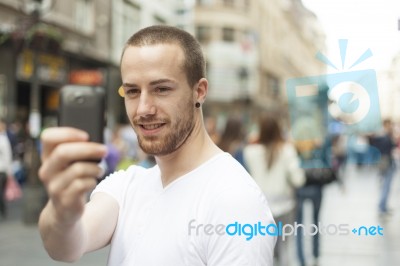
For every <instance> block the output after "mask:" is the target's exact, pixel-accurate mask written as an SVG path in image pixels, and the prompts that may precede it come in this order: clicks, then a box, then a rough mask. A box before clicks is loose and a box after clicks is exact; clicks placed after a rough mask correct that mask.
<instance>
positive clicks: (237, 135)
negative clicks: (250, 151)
mask: <svg viewBox="0 0 400 266" xmlns="http://www.w3.org/2000/svg"><path fill="white" fill-rule="evenodd" d="M244 145H245V134H244V129H243V123H242V121H241V120H240V119H239V118H238V117H230V118H228V120H227V121H226V124H225V128H224V131H223V132H222V134H221V137H220V139H219V143H218V147H219V148H220V149H221V150H223V151H225V152H228V153H230V154H231V155H232V156H233V158H235V159H236V160H237V161H238V162H239V163H240V164H241V165H243V166H245V163H244V161H243V148H244Z"/></svg>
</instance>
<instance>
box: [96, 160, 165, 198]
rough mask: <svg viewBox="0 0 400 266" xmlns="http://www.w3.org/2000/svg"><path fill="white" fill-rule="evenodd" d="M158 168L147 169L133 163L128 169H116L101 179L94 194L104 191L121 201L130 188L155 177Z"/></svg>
mask: <svg viewBox="0 0 400 266" xmlns="http://www.w3.org/2000/svg"><path fill="white" fill-rule="evenodd" d="M157 170H158V168H156V167H153V168H150V169H146V168H143V167H141V166H137V165H132V166H130V167H129V168H127V169H126V170H119V171H116V172H114V173H112V174H110V175H108V176H107V177H106V178H105V179H104V180H103V181H101V182H100V183H99V184H98V185H97V187H96V188H95V189H94V191H93V192H92V195H93V194H95V193H97V192H104V193H107V194H109V195H111V196H112V197H114V198H115V199H116V200H117V201H118V202H119V203H121V202H122V200H123V197H124V196H125V195H126V193H127V191H128V190H132V189H135V188H137V187H140V186H141V184H142V183H143V182H144V181H145V180H146V179H147V180H150V179H151V177H155V176H156V175H155V174H154V173H155V172H157ZM147 177H149V178H147Z"/></svg>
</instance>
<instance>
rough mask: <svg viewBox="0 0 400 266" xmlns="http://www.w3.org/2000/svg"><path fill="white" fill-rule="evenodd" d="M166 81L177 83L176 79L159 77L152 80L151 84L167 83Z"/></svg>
mask: <svg viewBox="0 0 400 266" xmlns="http://www.w3.org/2000/svg"><path fill="white" fill-rule="evenodd" d="M166 82H172V83H175V81H174V80H171V79H158V80H154V81H152V82H150V85H153V86H154V85H158V84H161V83H166Z"/></svg>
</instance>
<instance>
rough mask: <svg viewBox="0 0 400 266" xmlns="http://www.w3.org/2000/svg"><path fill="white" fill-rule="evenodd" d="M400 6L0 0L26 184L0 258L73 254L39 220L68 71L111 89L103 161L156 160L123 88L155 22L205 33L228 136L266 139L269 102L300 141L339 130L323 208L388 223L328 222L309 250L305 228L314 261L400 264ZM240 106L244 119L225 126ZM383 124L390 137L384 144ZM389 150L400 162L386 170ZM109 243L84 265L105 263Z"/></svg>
mask: <svg viewBox="0 0 400 266" xmlns="http://www.w3.org/2000/svg"><path fill="white" fill-rule="evenodd" d="M399 17H400V2H399V1H397V0H384V1H375V0H364V1H347V0H324V1H320V0H303V1H302V0H270V1H265V0H164V1H158V0H147V1H139V0H96V1H95V0H69V1H62V0H0V118H1V119H2V120H4V122H5V127H6V130H5V133H7V136H8V138H9V140H10V144H11V147H12V153H13V154H12V156H13V158H12V159H13V163H12V167H13V174H14V178H15V180H16V181H17V182H18V183H19V185H20V187H21V188H22V198H19V199H18V200H15V201H8V202H6V205H7V207H8V213H7V216H5V217H4V218H2V217H1V216H0V266H14V265H64V264H62V263H56V262H53V261H51V260H50V259H49V258H48V257H47V255H46V253H45V251H44V250H43V248H42V245H41V241H40V237H39V234H38V231H37V221H38V217H39V213H40V211H41V209H42V208H43V206H44V204H45V203H46V200H47V195H46V192H45V191H44V189H43V186H42V184H41V182H40V181H39V178H38V169H39V167H40V149H41V147H40V133H41V132H42V130H43V129H45V128H47V127H52V126H56V125H57V123H58V110H59V92H60V89H61V88H62V87H63V86H64V85H67V84H72V85H80V86H100V87H104V88H105V89H106V94H107V96H106V101H107V102H106V106H107V109H106V110H105V115H106V120H107V126H106V128H105V130H104V132H105V143H106V144H107V145H108V147H109V156H108V158H106V161H105V163H106V164H107V167H108V172H112V171H114V170H116V169H125V168H127V167H128V166H129V165H131V164H140V165H141V166H143V167H151V166H152V165H154V163H155V161H154V158H153V157H151V156H147V155H146V154H144V153H143V152H142V151H141V150H140V148H139V147H138V144H137V140H136V136H135V133H134V132H133V130H132V129H131V127H130V125H129V121H128V119H127V117H126V113H125V109H124V101H123V98H121V97H120V96H119V95H118V93H117V91H118V88H119V87H120V85H121V78H120V73H119V61H120V56H121V51H122V49H123V47H124V44H125V42H126V40H127V39H128V38H129V37H130V36H131V35H132V34H133V33H134V32H136V31H138V30H139V29H141V28H143V27H146V26H149V25H155V24H167V25H172V26H177V27H179V28H182V29H184V30H187V31H188V32H190V33H191V34H193V35H194V36H195V37H196V38H197V40H198V41H199V42H200V43H201V45H202V48H203V51H204V54H205V56H206V60H207V79H208V80H209V92H208V95H207V101H206V102H205V104H204V106H202V110H203V114H204V122H205V125H206V128H207V130H208V133H209V134H210V136H211V137H212V139H213V140H214V141H215V142H216V143H217V144H218V145H219V146H220V147H221V148H222V143H223V142H224V141H225V143H224V145H226V147H228V146H229V145H227V143H226V140H228V139H229V140H232V141H233V142H234V146H236V147H241V148H243V147H244V146H246V145H248V144H255V143H258V141H259V135H258V134H259V131H260V127H259V125H258V122H257V121H258V118H259V116H260V114H262V113H269V114H272V116H273V117H275V118H276V119H277V120H278V121H279V124H280V125H281V127H282V131H283V135H284V138H285V140H288V141H289V142H291V143H293V144H294V146H295V147H296V148H297V150H298V151H303V152H304V151H305V152H310V151H311V150H312V149H314V148H315V146H317V145H316V143H319V144H321V143H322V142H324V141H325V140H329V141H330V144H329V146H330V148H331V149H330V152H331V157H332V158H331V159H332V161H334V162H335V164H334V166H335V170H336V171H338V176H339V178H338V180H336V182H332V183H330V184H328V185H324V186H323V193H322V195H323V196H322V204H321V211H320V215H319V218H318V219H319V221H321V222H322V223H323V224H348V225H349V228H351V229H352V228H353V227H357V228H359V227H360V226H367V227H370V226H378V225H379V226H381V227H383V228H384V231H383V232H384V235H383V236H356V235H355V234H353V233H352V232H351V233H350V235H348V236H339V235H329V234H328V235H322V236H321V243H320V250H321V252H320V253H321V254H320V257H319V259H318V261H314V263H311V262H313V260H314V259H313V256H312V254H311V250H312V244H311V242H312V241H311V239H310V238H309V237H306V238H305V241H304V243H303V244H302V245H303V246H304V251H305V257H306V261H307V265H321V266H325V265H340V266H347V265H367V266H369V265H374V266H375V265H400V231H399V230H398V228H397V226H398V225H399V224H400V223H399V222H400V181H399V168H400V164H399V161H400V160H399V158H400V152H399V150H400V104H399V102H400V75H399V74H398V73H400V31H399V30H400V19H399ZM232 118H233V119H235V120H236V121H239V124H240V125H239V126H238V127H236V128H230V129H229V128H228V124H229V123H228V122H229V121H230V120H231V119H232ZM384 121H388V122H390V129H388V130H386V129H385V128H384V127H383V124H384ZM230 133H240V134H236V136H234V137H232V134H230ZM1 134H3V133H2V130H0V135H1ZM382 136H385V137H386V138H387V140H388V141H389V140H390V147H389V148H387V147H386V146H385V148H383V149H381V147H380V145H379V138H380V137H382ZM230 138H231V139H230ZM235 138H236V139H235ZM377 140H378V141H377ZM237 144H239V145H237ZM224 150H225V149H224ZM225 151H227V152H230V153H232V155H235V154H234V153H235V152H236V150H235V149H233V148H231V147H229V148H227V149H226V150H225ZM0 154H1V151H0ZM383 155H385V156H388V157H390V158H391V160H392V161H393V165H394V166H396V168H394V172H393V173H392V172H391V173H389V172H385V171H384V173H385V174H384V175H385V177H383V176H382V173H383V172H382V169H381V167H383V166H384V164H383V162H385V160H383V159H385V158H384V156H383ZM385 195H386V196H387V200H388V202H387V206H384V208H383V207H382V208H383V209H382V208H381V209H379V208H378V204H379V201H380V199H381V198H382V197H383V196H385ZM304 207H305V209H304V222H305V223H312V221H311V218H310V217H312V213H313V210H312V209H313V207H312V206H311V205H310V204H309V202H305V206H304ZM386 207H387V208H388V209H386ZM292 211H294V210H292ZM292 214H293V213H292ZM107 252H108V250H107V248H106V249H104V250H101V251H99V252H95V253H93V254H90V255H88V256H86V257H85V258H83V259H82V261H81V262H79V263H77V264H76V265H89V266H90V265H105V264H106V258H107ZM282 254H283V255H281V257H282V256H283V257H285V258H284V259H282V258H281V259H280V261H279V263H278V262H277V263H276V265H300V264H299V261H298V258H297V255H296V244H295V241H294V239H293V238H291V239H289V241H288V245H285V246H284V250H283V253H282Z"/></svg>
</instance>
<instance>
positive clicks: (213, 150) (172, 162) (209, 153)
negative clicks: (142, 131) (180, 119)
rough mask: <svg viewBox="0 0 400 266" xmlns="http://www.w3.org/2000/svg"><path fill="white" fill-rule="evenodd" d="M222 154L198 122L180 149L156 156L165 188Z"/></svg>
mask: <svg viewBox="0 0 400 266" xmlns="http://www.w3.org/2000/svg"><path fill="white" fill-rule="evenodd" d="M221 152H222V151H221V150H220V149H219V148H218V147H217V146H216V145H215V144H214V142H213V141H212V140H211V139H210V137H209V136H208V134H207V132H206V130H205V128H204V126H203V125H202V123H201V122H200V121H197V122H196V123H195V126H194V128H193V131H192V133H191V134H190V136H189V137H188V138H187V140H186V141H185V143H183V144H182V146H181V147H179V149H177V150H176V151H174V152H173V153H171V154H167V155H164V156H156V161H157V165H158V167H159V168H160V171H161V179H162V184H163V186H164V187H166V186H167V185H168V184H170V183H171V182H172V181H174V180H175V179H177V178H179V177H180V176H182V175H184V174H186V173H188V172H190V171H192V170H194V169H196V168H197V167H199V166H200V165H201V164H203V163H204V162H206V161H207V160H209V159H210V158H211V157H213V156H214V155H216V154H218V153H221Z"/></svg>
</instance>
